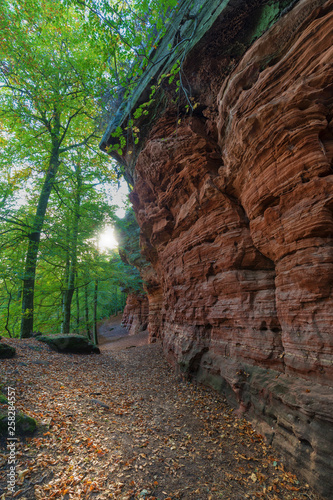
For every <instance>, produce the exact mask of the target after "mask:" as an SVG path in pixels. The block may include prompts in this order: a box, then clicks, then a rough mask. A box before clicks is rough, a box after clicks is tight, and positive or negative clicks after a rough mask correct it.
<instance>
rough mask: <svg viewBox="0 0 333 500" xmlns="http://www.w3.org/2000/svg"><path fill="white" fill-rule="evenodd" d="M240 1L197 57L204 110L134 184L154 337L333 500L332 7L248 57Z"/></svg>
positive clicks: (189, 76) (152, 148)
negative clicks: (147, 268)
mask: <svg viewBox="0 0 333 500" xmlns="http://www.w3.org/2000/svg"><path fill="white" fill-rule="evenodd" d="M255 3H256V4H258V3H260V2H247V5H249V4H255ZM231 4H232V2H231ZM262 4H265V5H266V6H267V5H269V3H267V2H262ZM229 5H230V2H229ZM239 5H242V2H234V17H233V18H232V21H233V23H232V25H230V26H229V25H228V18H227V19H226V18H223V22H222V21H221V20H220V18H217V21H216V22H215V24H213V26H212V27H211V28H210V30H209V31H208V32H207V33H206V34H205V36H204V37H203V38H202V39H201V40H200V41H199V42H198V44H197V45H196V46H195V47H194V48H192V49H191V52H190V53H189V54H188V56H187V59H186V61H185V64H184V73H185V74H186V80H187V85H188V86H189V88H191V91H192V96H193V98H194V102H196V103H198V105H197V106H196V109H195V110H194V111H193V113H192V114H191V115H186V114H185V113H184V114H183V115H181V116H180V117H181V121H179V112H180V110H179V109H177V108H173V107H172V106H171V105H170V106H169V107H168V108H167V109H164V111H163V112H162V111H161V112H160V113H159V114H158V115H156V117H155V118H154V123H153V125H152V127H151V129H150V132H149V135H148V136H147V138H145V142H144V144H142V150H141V153H140V154H139V156H138V160H137V162H136V165H135V170H131V172H130V174H131V176H132V178H133V179H134V182H135V185H134V190H133V192H132V194H131V199H132V202H133V206H134V209H135V213H136V217H137V220H138V223H139V225H140V228H141V236H140V237H141V251H142V253H143V254H144V256H145V257H146V259H147V260H148V261H149V262H151V264H152V267H151V268H150V271H149V273H148V274H147V275H146V282H147V291H148V298H149V304H150V311H149V313H150V319H149V331H150V337H151V339H152V340H153V339H154V338H155V337H159V338H161V339H162V342H163V346H164V351H165V354H166V356H167V357H168V359H169V360H170V362H171V363H173V364H174V365H175V366H177V367H178V368H179V369H180V370H182V371H183V372H184V373H188V374H189V375H190V376H194V377H197V378H198V379H199V380H201V381H203V382H205V383H208V384H210V385H211V386H213V387H215V388H216V389H217V390H219V391H221V392H223V393H225V394H226V395H227V397H228V398H229V400H230V401H231V403H232V404H234V405H235V406H237V408H238V411H240V412H247V415H248V416H249V417H250V418H251V419H252V420H253V421H254V422H255V423H256V426H257V429H258V430H259V431H261V433H262V434H264V435H265V436H266V437H267V439H269V441H270V442H271V443H272V444H273V445H274V446H275V447H276V448H278V449H279V450H280V451H281V452H282V453H283V454H284V455H285V456H286V457H287V458H288V460H289V463H290V464H291V465H293V466H294V467H295V468H297V469H298V471H299V473H302V474H303V475H304V476H305V477H306V478H307V480H308V482H309V484H311V485H312V486H313V487H315V488H316V489H317V491H319V492H320V493H321V494H322V495H323V496H324V497H326V498H333V497H332V491H333V464H332V459H333V458H332V449H333V387H332V386H333V248H332V246H333V245H332V236H333V98H332V96H333V84H332V82H333V68H332V61H333V49H332V32H333V13H332V5H333V2H332V1H329V2H325V1H319V0H318V1H315V0H304V1H300V2H298V3H296V5H294V7H293V9H291V10H289V11H288V12H287V13H285V14H284V15H282V17H280V19H279V20H278V21H277V22H276V23H275V24H274V25H273V26H272V27H271V28H270V29H269V30H268V31H266V32H265V33H264V34H263V35H262V36H261V37H260V38H259V39H258V40H256V41H255V42H254V43H252V45H251V46H250V47H248V48H247V50H246V51H245V53H244V46H243V48H241V52H242V53H243V55H242V57H240V56H237V55H235V54H232V53H228V51H226V50H225V44H226V43H227V42H228V40H229V41H230V40H232V43H233V45H232V46H233V47H234V46H235V45H236V46H237V44H240V45H242V43H241V42H242V29H244V25H245V24H246V23H245V21H244V16H245V15H246V13H247V14H248V12H246V11H244V10H242V9H240V11H239V12H240V14H239V16H238V17H237V8H238V6H239ZM270 5H271V6H272V5H275V4H274V3H273V2H271V3H270ZM244 12H245V14H244ZM245 19H246V18H245ZM230 22H231V21H230ZM223 23H224V24H223ZM226 23H227V24H226ZM228 26H229V28H228ZM238 27H239V29H238ZM222 28H223V29H222ZM235 32H237V33H236V34H235ZM228 37H229V38H228ZM236 42H237V43H236ZM243 45H244V44H243ZM219 49H220V50H219ZM222 49H223V50H222ZM125 160H126V158H125V159H124V161H125ZM129 168H131V169H132V168H133V167H132V166H129Z"/></svg>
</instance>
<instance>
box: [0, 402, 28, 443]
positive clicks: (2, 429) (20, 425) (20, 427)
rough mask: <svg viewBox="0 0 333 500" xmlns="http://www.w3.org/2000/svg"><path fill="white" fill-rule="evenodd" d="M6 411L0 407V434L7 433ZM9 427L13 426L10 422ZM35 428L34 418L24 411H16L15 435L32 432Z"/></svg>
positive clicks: (5, 434)
mask: <svg viewBox="0 0 333 500" xmlns="http://www.w3.org/2000/svg"><path fill="white" fill-rule="evenodd" d="M8 427H9V426H8V412H7V410H6V409H5V410H2V409H0V436H7V435H8ZM10 428H11V429H12V428H13V425H12V422H11V427H10ZM36 429H37V423H36V420H35V419H33V418H32V417H29V416H28V415H25V414H24V413H21V412H17V413H16V415H15V435H16V434H17V435H20V436H22V435H25V434H33V433H34V432H35V430H36Z"/></svg>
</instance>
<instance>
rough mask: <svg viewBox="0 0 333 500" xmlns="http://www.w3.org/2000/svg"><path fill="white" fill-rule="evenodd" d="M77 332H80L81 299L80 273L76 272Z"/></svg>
mask: <svg viewBox="0 0 333 500" xmlns="http://www.w3.org/2000/svg"><path fill="white" fill-rule="evenodd" d="M75 277H76V329H75V330H76V332H77V333H79V332H80V297H79V287H78V273H77V271H76V276H75Z"/></svg>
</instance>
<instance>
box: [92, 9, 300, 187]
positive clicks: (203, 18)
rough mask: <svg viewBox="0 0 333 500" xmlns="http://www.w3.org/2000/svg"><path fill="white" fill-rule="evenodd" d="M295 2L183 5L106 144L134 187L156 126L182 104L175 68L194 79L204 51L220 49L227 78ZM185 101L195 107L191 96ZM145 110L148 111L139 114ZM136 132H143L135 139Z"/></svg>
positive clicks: (120, 111)
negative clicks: (173, 80)
mask: <svg viewBox="0 0 333 500" xmlns="http://www.w3.org/2000/svg"><path fill="white" fill-rule="evenodd" d="M295 3H296V2H295V0H251V1H250V2H249V1H245V0H223V1H222V2H221V1H220V0H183V1H181V2H179V5H178V7H177V8H176V9H175V11H174V13H173V15H172V20H171V22H170V23H169V25H168V27H167V29H166V32H165V34H164V36H163V37H162V38H161V39H160V40H159V43H158V47H157V48H156V49H155V48H152V49H151V51H150V53H149V63H148V64H147V66H146V68H145V70H144V73H143V74H142V76H141V77H140V80H139V82H138V84H137V85H135V87H134V88H133V90H132V91H131V93H130V95H129V96H128V97H127V98H126V99H124V100H123V101H122V103H121V105H120V107H119V108H118V110H117V112H116V114H115V115H114V116H113V117H112V119H111V121H110V123H109V125H108V127H107V129H106V131H105V133H104V135H103V137H102V140H101V142H100V149H101V150H102V151H105V152H107V153H108V154H110V156H112V157H113V158H114V159H115V160H116V161H117V162H118V164H120V165H121V166H122V167H123V168H124V174H125V178H126V179H127V180H128V181H129V182H130V183H131V184H133V176H134V169H135V164H136V161H137V158H138V155H139V154H140V151H141V150H142V148H143V146H144V143H145V140H146V138H147V136H148V134H149V132H150V130H151V128H152V127H153V125H154V123H155V121H156V120H157V119H158V117H159V116H160V115H161V114H162V113H163V110H165V109H166V107H167V106H168V101H169V100H170V96H172V98H174V99H175V100H177V90H176V86H175V85H172V84H170V83H169V82H168V76H169V75H170V70H172V68H174V67H175V66H177V65H180V66H181V69H182V72H183V71H184V74H185V75H186V76H185V79H189V78H190V77H189V76H187V74H188V75H189V74H190V73H195V72H196V70H197V68H198V67H200V65H201V63H202V56H203V53H204V52H205V51H207V47H211V48H210V49H208V50H213V51H215V55H214V56H217V57H218V58H219V59H221V58H225V57H226V58H227V59H226V60H227V61H228V62H229V64H227V65H228V66H229V67H226V68H225V72H226V74H225V76H226V75H227V74H228V73H230V72H231V70H232V68H233V65H234V64H235V61H236V60H239V59H240V57H241V56H242V55H243V54H244V53H245V51H246V50H247V48H248V47H249V46H250V45H251V44H252V43H253V42H254V41H255V40H256V39H257V38H258V37H259V36H261V35H262V34H263V33H264V32H265V31H266V30H267V29H268V28H269V27H270V26H271V25H272V24H274V22H275V21H276V20H277V19H278V18H279V17H280V16H281V15H282V14H283V13H285V12H286V11H287V10H289V9H290V8H291V7H292V6H293V5H294V4H295ZM230 60H232V61H233V63H230ZM163 80H164V81H163ZM152 88H153V89H154V91H153V96H152ZM185 92H186V90H185ZM195 93H196V92H195V89H194V94H195ZM180 100H181V99H178V102H179V101H180ZM185 100H187V101H188V103H189V105H190V106H191V103H190V101H189V100H188V96H187V97H185ZM194 100H195V96H194V97H193V101H194ZM140 107H141V108H144V110H143V112H139V113H138V112H137V110H138V109H139V108H140ZM179 109H180V107H179ZM180 112H182V110H181V109H180ZM133 130H134V131H138V133H136V134H135V137H134V134H133ZM120 134H121V135H122V136H123V137H125V138H126V145H125V147H124V148H121V147H117V145H118V144H119V135H120Z"/></svg>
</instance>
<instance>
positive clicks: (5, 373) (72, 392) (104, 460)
mask: <svg viewBox="0 0 333 500" xmlns="http://www.w3.org/2000/svg"><path fill="white" fill-rule="evenodd" d="M6 342H7V343H8V344H10V345H13V346H14V347H15V348H16V352H17V355H16V357H15V358H12V359H6V360H2V361H1V366H2V370H1V376H0V383H1V384H2V385H1V387H2V390H3V391H5V392H6V388H7V387H8V386H11V387H15V388H16V409H17V410H21V411H23V412H24V413H26V414H27V415H29V416H31V417H33V418H35V419H36V420H37V421H38V423H39V427H38V432H37V433H35V434H34V435H33V436H32V437H25V438H19V439H18V442H17V448H16V451H17V467H16V474H17V475H16V492H15V494H14V495H13V496H12V495H11V494H9V493H8V490H6V486H7V473H8V469H9V465H8V451H7V448H6V441H5V440H4V439H3V440H2V441H1V443H0V446H1V447H0V467H1V472H0V491H1V492H3V493H1V496H0V499H1V500H6V499H7V498H18V499H22V500H32V499H35V500H48V499H63V500H70V499H73V500H78V499H101V500H103V499H119V500H135V499H140V498H141V499H145V500H174V499H188V500H192V499H193V500H215V499H228V500H239V499H251V500H252V499H253V500H254V499H258V498H259V499H260V498H262V499H268V500H280V499H283V500H306V499H311V500H319V497H318V496H317V495H316V494H315V493H314V492H313V491H312V490H311V489H310V488H309V486H308V485H307V484H306V482H305V481H304V480H301V479H300V478H297V477H296V475H295V474H293V473H292V472H290V471H289V470H288V468H287V467H285V466H284V464H283V462H282V461H281V459H280V458H279V456H278V455H277V453H276V452H275V451H274V450H272V449H271V447H270V446H267V445H266V444H265V443H264V442H263V440H262V438H261V436H259V435H258V434H256V432H255V431H254V430H253V428H252V426H251V424H250V423H249V422H248V421H246V420H245V419H243V418H238V417H237V416H236V415H235V414H234V412H233V409H232V408H230V406H228V404H227V403H226V401H225V399H224V398H223V396H221V395H220V394H218V393H216V392H215V391H213V390H211V389H209V388H206V387H204V386H201V385H196V384H193V383H189V382H187V381H184V380H182V379H181V378H179V376H177V375H176V374H175V372H174V370H173V369H172V368H171V367H170V366H169V365H168V364H167V363H166V361H165V359H164V357H163V353H162V348H161V346H160V345H159V344H151V345H144V346H140V347H135V348H131V349H130V350H128V349H123V350H120V351H116V352H114V351H107V350H106V351H104V352H103V354H101V355H87V356H80V355H73V354H58V353H55V352H53V351H51V350H50V349H49V347H47V346H46V345H41V344H40V343H39V342H37V341H36V340H34V339H26V340H16V339H6Z"/></svg>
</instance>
